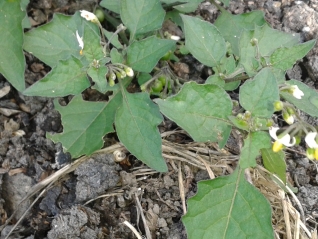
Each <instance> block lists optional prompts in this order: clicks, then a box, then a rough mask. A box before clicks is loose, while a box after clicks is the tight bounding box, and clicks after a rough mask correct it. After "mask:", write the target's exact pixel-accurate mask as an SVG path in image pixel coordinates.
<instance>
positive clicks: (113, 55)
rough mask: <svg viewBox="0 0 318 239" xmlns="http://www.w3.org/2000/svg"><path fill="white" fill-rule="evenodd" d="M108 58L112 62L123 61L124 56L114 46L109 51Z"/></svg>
mask: <svg viewBox="0 0 318 239" xmlns="http://www.w3.org/2000/svg"><path fill="white" fill-rule="evenodd" d="M110 58H111V61H112V63H113V64H114V63H123V62H124V58H123V55H122V54H120V53H119V52H118V50H117V49H116V48H113V49H111V51H110Z"/></svg>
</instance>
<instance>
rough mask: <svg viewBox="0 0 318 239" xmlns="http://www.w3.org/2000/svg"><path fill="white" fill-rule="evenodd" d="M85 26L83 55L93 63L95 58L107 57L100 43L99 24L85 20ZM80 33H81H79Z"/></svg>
mask: <svg viewBox="0 0 318 239" xmlns="http://www.w3.org/2000/svg"><path fill="white" fill-rule="evenodd" d="M83 26H84V36H83V41H84V49H83V53H82V55H83V56H84V57H86V59H87V60H88V62H90V63H93V61H94V60H101V59H104V58H106V57H105V54H104V52H103V48H102V46H101V44H100V41H101V39H100V33H99V29H98V26H97V25H96V24H94V23H92V22H88V21H85V22H84V23H83ZM79 34H80V33H79Z"/></svg>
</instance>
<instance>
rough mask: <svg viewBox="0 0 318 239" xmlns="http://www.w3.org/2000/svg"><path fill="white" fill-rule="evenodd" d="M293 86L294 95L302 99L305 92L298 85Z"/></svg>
mask: <svg viewBox="0 0 318 239" xmlns="http://www.w3.org/2000/svg"><path fill="white" fill-rule="evenodd" d="M291 88H292V92H293V96H294V97H295V98H296V99H299V100H300V99H301V97H303V96H304V92H302V91H301V90H300V89H299V88H298V86H297V85H292V86H291Z"/></svg>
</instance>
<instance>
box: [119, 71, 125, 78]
mask: <svg viewBox="0 0 318 239" xmlns="http://www.w3.org/2000/svg"><path fill="white" fill-rule="evenodd" d="M120 74H121V78H125V77H126V72H125V71H124V70H121V71H120Z"/></svg>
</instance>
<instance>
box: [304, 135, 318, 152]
mask: <svg viewBox="0 0 318 239" xmlns="http://www.w3.org/2000/svg"><path fill="white" fill-rule="evenodd" d="M316 136H317V132H309V133H308V134H307V135H306V137H305V141H306V143H307V145H308V147H309V148H313V149H317V148H318V144H317V142H316Z"/></svg>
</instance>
